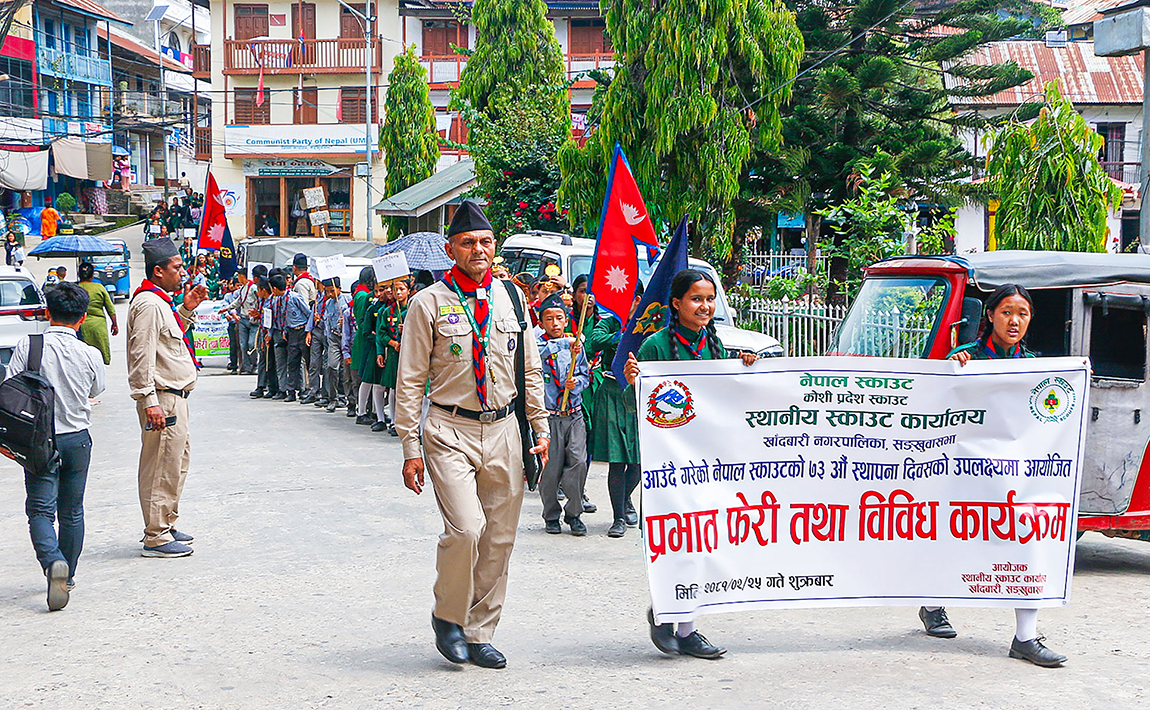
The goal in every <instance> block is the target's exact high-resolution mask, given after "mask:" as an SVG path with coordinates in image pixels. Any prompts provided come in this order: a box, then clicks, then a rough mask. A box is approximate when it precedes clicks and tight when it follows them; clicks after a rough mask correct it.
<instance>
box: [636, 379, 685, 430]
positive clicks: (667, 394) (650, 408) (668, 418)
mask: <svg viewBox="0 0 1150 710" xmlns="http://www.w3.org/2000/svg"><path fill="white" fill-rule="evenodd" d="M694 418H695V401H694V399H693V398H692V397H691V390H689V389H687V386H686V385H685V384H683V383H682V382H679V381H678V380H667V381H664V382H660V383H659V384H658V385H657V386H656V387H655V389H653V390H651V394H650V396H648V397H647V421H649V422H651V423H652V424H654V425H655V426H657V427H659V428H660V429H674V428H676V427H681V426H683V425H684V424H686V423H687V422H689V421H691V420H692V419H694Z"/></svg>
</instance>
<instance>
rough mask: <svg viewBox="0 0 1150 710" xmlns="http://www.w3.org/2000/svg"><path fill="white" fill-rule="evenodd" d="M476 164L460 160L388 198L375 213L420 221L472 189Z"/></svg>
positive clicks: (379, 205) (376, 207) (377, 207)
mask: <svg viewBox="0 0 1150 710" xmlns="http://www.w3.org/2000/svg"><path fill="white" fill-rule="evenodd" d="M475 182H476V180H475V161H474V160H471V159H470V158H468V159H466V160H461V161H459V162H458V163H455V164H453V165H450V166H448V167H446V168H444V169H443V170H440V171H439V172H437V173H435V174H434V175H432V176H431V177H429V178H427V179H426V180H423V181H422V182H417V183H415V184H414V185H412V186H411V187H409V188H407V189H406V190H403V191H402V192H397V193H396V194H394V195H392V196H391V197H388V198H387V199H385V200H383V201H382V202H380V203H379V204H377V205H376V206H375V207H373V208H372V209H374V210H375V211H376V212H379V213H380V214H384V215H389V216H392V217H422V216H423V215H425V214H427V213H428V212H430V211H431V210H433V209H435V208H436V207H440V206H442V205H445V204H447V203H448V202H450V201H451V200H453V199H455V198H456V197H458V196H459V195H461V194H463V192H464V191H466V190H469V189H471V187H472V186H473V185H475Z"/></svg>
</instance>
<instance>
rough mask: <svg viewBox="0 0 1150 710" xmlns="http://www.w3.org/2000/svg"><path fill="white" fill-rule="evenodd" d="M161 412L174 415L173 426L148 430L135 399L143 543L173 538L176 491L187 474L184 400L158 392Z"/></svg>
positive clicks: (180, 489) (188, 447)
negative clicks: (138, 422)
mask: <svg viewBox="0 0 1150 710" xmlns="http://www.w3.org/2000/svg"><path fill="white" fill-rule="evenodd" d="M157 396H158V397H159V400H160V407H161V408H162V409H163V410H164V416H165V417H170V416H172V415H175V417H176V423H175V425H174V426H170V427H165V428H164V429H163V430H162V431H148V430H147V429H145V428H144V426H145V425H146V424H147V422H148V418H147V415H146V414H145V411H144V410H145V407H144V404H143V402H140V401H137V402H136V414H137V415H138V416H139V418H140V441H141V443H142V446H141V447H140V475H139V482H140V509H141V510H142V511H143V513H144V546H145V547H157V546H159V545H163V544H166V543H169V542H172V541H173V539H174V538H173V537H172V528H173V527H174V526H175V524H176V519H177V518H179V517H180V513H179V508H180V494H181V493H183V491H184V479H185V478H187V475H188V462H189V460H190V459H191V453H192V442H191V437H190V436H189V430H188V424H189V422H188V400H186V399H184V398H183V397H179V396H177V395H174V394H170V393H168V392H158V393H157Z"/></svg>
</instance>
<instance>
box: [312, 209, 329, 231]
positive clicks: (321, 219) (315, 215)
mask: <svg viewBox="0 0 1150 710" xmlns="http://www.w3.org/2000/svg"><path fill="white" fill-rule="evenodd" d="M308 219H310V220H311V226H313V227H318V226H320V225H321V224H331V213H330V212H328V211H327V210H316V211H315V212H312V213H311V214H309V215H308Z"/></svg>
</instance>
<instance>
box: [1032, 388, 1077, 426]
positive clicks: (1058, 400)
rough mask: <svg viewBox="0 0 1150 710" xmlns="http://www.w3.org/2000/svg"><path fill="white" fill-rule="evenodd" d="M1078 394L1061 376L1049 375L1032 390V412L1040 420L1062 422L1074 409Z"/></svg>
mask: <svg viewBox="0 0 1150 710" xmlns="http://www.w3.org/2000/svg"><path fill="white" fill-rule="evenodd" d="M1077 403H1078V395H1077V393H1075V391H1074V388H1073V387H1071V386H1070V383H1069V382H1067V381H1066V380H1064V379H1062V378H1061V377H1047V378H1046V379H1045V380H1043V381H1042V382H1039V383H1038V385H1037V386H1036V387H1035V388H1034V389H1032V390H1030V413H1031V414H1033V415H1034V418H1035V419H1037V420H1038V421H1040V422H1061V421H1064V420H1065V419H1066V418H1067V417H1069V416H1070V414H1071V412H1073V411H1074V405H1075V404H1077Z"/></svg>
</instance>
